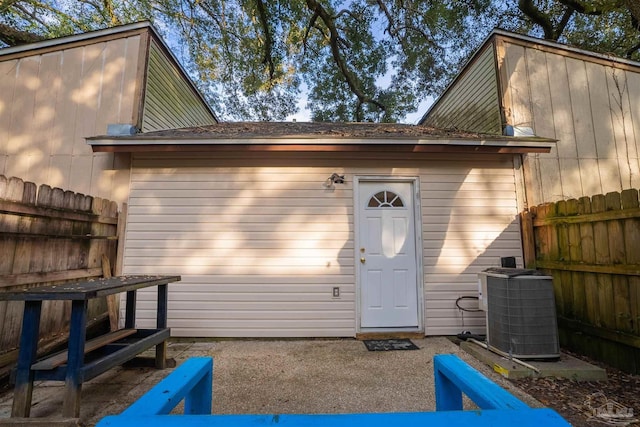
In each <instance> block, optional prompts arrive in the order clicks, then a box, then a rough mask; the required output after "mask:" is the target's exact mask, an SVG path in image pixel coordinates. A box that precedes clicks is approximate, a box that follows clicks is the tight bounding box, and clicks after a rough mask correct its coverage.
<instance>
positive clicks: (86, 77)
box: [0, 22, 217, 202]
mask: <svg viewBox="0 0 640 427" xmlns="http://www.w3.org/2000/svg"><path fill="white" fill-rule="evenodd" d="M216 122H217V119H216V117H215V115H214V113H213V112H212V111H211V110H210V108H209V107H208V105H207V103H206V102H205V101H204V99H203V98H202V96H201V95H200V94H199V92H198V91H197V90H196V87H195V86H194V85H193V83H192V82H191V80H189V78H188V76H187V74H186V73H185V72H184V70H183V69H182V67H181V66H180V65H179V63H178V61H176V59H175V58H174V57H173V55H172V54H171V52H170V51H169V49H167V47H166V45H165V44H164V42H163V41H162V39H161V38H160V37H159V36H158V34H157V33H156V31H155V30H154V29H153V27H152V26H151V25H150V24H149V23H148V22H141V23H135V24H130V25H123V26H120V27H115V28H110V29H106V30H100V31H94V32H90V33H85V34H79V35H73V36H69V37H61V38H57V39H52V40H46V41H42V42H38V43H32V44H27V45H22V46H17V47H11V48H6V49H0V174H3V175H6V176H17V177H20V178H22V179H24V180H28V181H33V182H35V183H37V184H48V185H51V186H57V187H62V188H65V189H68V190H72V191H75V192H79V193H83V194H90V195H92V196H98V197H104V198H109V199H111V200H115V201H118V202H121V201H124V200H126V198H127V197H128V187H129V170H130V164H129V157H130V156H129V155H128V154H114V153H97V154H94V153H92V151H91V149H90V148H89V147H87V145H86V144H85V142H84V138H85V137H88V136H94V135H101V134H104V133H106V132H107V126H108V125H109V124H121V125H124V126H121V127H120V128H121V129H124V130H129V131H134V130H136V129H137V130H142V131H143V132H147V131H154V130H162V129H169V128H176V127H186V126H197V125H209V124H213V123H216Z"/></svg>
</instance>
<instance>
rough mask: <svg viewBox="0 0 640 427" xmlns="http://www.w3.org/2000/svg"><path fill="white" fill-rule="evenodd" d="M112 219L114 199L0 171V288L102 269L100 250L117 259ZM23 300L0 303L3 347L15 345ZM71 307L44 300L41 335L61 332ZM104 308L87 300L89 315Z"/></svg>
mask: <svg viewBox="0 0 640 427" xmlns="http://www.w3.org/2000/svg"><path fill="white" fill-rule="evenodd" d="M117 225H118V206H117V204H115V203H114V202H111V201H108V200H103V199H94V198H93V197H91V196H86V195H84V194H76V193H73V192H71V191H64V190H63V189H60V188H51V187H50V186H48V185H42V186H40V187H37V186H36V185H35V184H33V183H30V182H23V181H22V180H21V179H19V178H6V177H4V176H2V175H0V250H1V251H2V254H3V256H2V257H0V292H1V291H5V290H8V289H11V288H12V287H15V286H20V287H32V286H37V285H38V286H39V285H42V284H50V285H57V284H61V283H64V282H65V281H69V280H77V279H79V278H85V277H96V276H97V275H101V274H102V267H101V266H102V256H103V255H105V256H107V258H108V259H109V261H110V262H112V263H114V262H115V259H116V248H117V244H118V242H117ZM78 237H82V238H78ZM22 304H23V303H21V302H17V301H9V302H6V301H3V302H1V303H0V349H1V350H0V352H2V353H4V352H8V351H11V350H13V349H15V348H17V346H18V341H19V334H20V328H21V323H22V311H23V309H22ZM70 312H71V305H70V303H69V302H62V301H47V302H45V303H43V306H42V320H41V328H40V329H41V338H44V339H47V338H51V337H54V336H60V335H61V334H64V333H65V332H66V331H67V330H68V321H69V317H70ZM106 312H107V306H106V300H105V299H104V298H102V299H96V300H92V301H91V302H90V303H89V313H88V314H89V317H90V318H102V319H104V318H105V315H106Z"/></svg>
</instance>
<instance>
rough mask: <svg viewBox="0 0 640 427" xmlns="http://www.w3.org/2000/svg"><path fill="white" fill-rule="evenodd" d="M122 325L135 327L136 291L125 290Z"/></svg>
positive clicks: (128, 327) (129, 327)
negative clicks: (125, 303)
mask: <svg viewBox="0 0 640 427" xmlns="http://www.w3.org/2000/svg"><path fill="white" fill-rule="evenodd" d="M124 319H125V320H124V327H125V328H127V329H131V328H135V327H136V291H135V290H133V291H127V308H126V312H125V318H124Z"/></svg>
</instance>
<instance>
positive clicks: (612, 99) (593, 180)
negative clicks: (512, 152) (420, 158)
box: [420, 29, 640, 206]
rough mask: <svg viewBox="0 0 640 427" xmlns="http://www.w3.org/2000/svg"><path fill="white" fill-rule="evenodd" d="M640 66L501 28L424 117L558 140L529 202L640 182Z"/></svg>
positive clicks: (440, 123)
mask: <svg viewBox="0 0 640 427" xmlns="http://www.w3.org/2000/svg"><path fill="white" fill-rule="evenodd" d="M638 99H640V63H638V62H633V61H629V60H625V59H622V58H617V57H613V56H610V55H603V54H598V53H594V52H589V51H586V50H583V49H577V48H573V47H570V46H566V45H562V44H560V43H555V42H550V41H546V40H540V39H535V38H532V37H527V36H522V35H518V34H514V33H511V32H507V31H503V30H498V29H496V30H494V31H493V32H492V33H491V34H490V36H489V37H488V38H487V40H486V41H485V42H484V43H483V44H482V46H481V47H480V48H479V49H478V51H477V52H476V53H475V55H473V57H472V58H471V59H470V61H469V62H468V63H467V64H466V66H465V67H464V68H463V69H462V71H461V72H460V73H459V74H458V76H457V77H456V78H455V79H454V80H453V81H452V83H451V84H450V85H449V86H448V88H447V89H446V90H445V91H444V93H443V94H442V95H441V96H440V98H439V99H438V100H436V102H435V103H434V104H433V106H432V107H431V108H430V109H429V111H427V113H426V114H425V115H424V117H423V118H422V119H421V121H420V123H422V124H425V125H428V126H436V127H445V128H447V127H450V128H455V129H463V130H467V131H473V132H488V133H493V134H503V133H504V134H516V135H519V134H525V135H534V134H535V135H538V136H541V137H547V138H552V139H556V140H557V141H558V142H557V145H556V147H554V148H552V149H551V151H550V152H549V153H536V154H529V155H526V156H524V174H525V182H526V189H527V191H526V197H527V202H528V204H529V205H531V206H533V205H538V204H540V203H544V202H552V201H557V200H563V199H570V198H578V197H581V196H591V195H594V194H604V193H607V192H611V191H622V190H624V189H627V188H638V186H640V163H639V162H640V159H639V156H638V152H639V151H638V150H639V146H640V103H638V102H637V100H638Z"/></svg>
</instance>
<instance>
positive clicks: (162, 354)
mask: <svg viewBox="0 0 640 427" xmlns="http://www.w3.org/2000/svg"><path fill="white" fill-rule="evenodd" d="M167 299H168V285H166V284H164V285H158V307H157V311H156V327H157V328H158V329H164V328H166V327H167ZM166 367H167V342H166V341H162V342H161V343H160V344H158V345H157V346H156V368H157V369H165V368H166Z"/></svg>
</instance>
